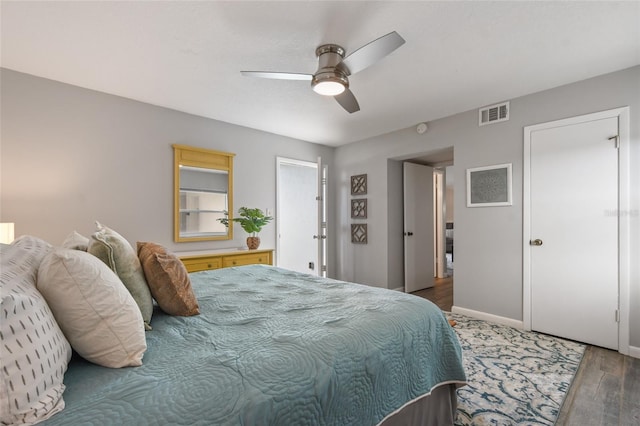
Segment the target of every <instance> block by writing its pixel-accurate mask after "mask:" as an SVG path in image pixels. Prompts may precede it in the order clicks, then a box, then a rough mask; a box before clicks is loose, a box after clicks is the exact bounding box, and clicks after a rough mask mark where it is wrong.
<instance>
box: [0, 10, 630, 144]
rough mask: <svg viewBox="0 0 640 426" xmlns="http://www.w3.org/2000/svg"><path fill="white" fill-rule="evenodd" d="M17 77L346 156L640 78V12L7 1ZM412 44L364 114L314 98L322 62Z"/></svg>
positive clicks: (4, 56)
mask: <svg viewBox="0 0 640 426" xmlns="http://www.w3.org/2000/svg"><path fill="white" fill-rule="evenodd" d="M0 12H1V15H2V22H1V24H2V28H1V35H2V44H1V48H2V50H1V55H0V57H1V65H2V67H5V68H9V69H13V70H16V71H21V72H25V73H28V74H33V75H37V76H41V77H45V78H49V79H53V80H57V81H61V82H65V83H69V84H74V85H77V86H81V87H86V88H90V89H94V90H98V91H102V92H106V93H111V94H115V95H119V96H124V97H127V98H131V99H135V100H139V101H143V102H147V103H150V104H154V105H160V106H164V107H168V108H173V109H176V110H180V111H184V112H188V113H192V114H197V115H200V116H204V117H210V118H214V119H216V120H222V121H226V122H229V123H234V124H238V125H241V126H247V127H251V128H255V129H260V130H264V131H267V132H271V133H276V134H280V135H285V136H290V137H292V138H296V139H302V140H306V141H311V142H316V143H321V144H326V145H333V146H337V145H342V144H345V143H349V142H353V141H357V140H362V139H366V138H369V137H372V136H376V135H380V134H384V133H388V132H391V131H394V130H398V129H402V128H407V127H410V126H413V125H415V124H416V123H418V122H422V121H430V120H434V119H436V118H440V117H444V116H448V115H451V114H454V113H457V112H462V111H466V110H470V109H474V108H478V107H480V106H485V105H489V104H492V103H496V102H499V101H502V100H508V99H512V98H514V97H517V96H521V95H524V94H528V93H533V92H537V91H540V90H544V89H548V88H552V87H556V86H559V85H562V84H566V83H569V82H573V81H578V80H582V79H586V78H589V77H592V76H596V75H600V74H605V73H608V72H611V71H615V70H619V69H624V68H627V67H631V66H634V65H637V64H639V63H640V29H639V28H640V2H638V1H627V2H608V1H604V2H515V1H512V2H478V1H476V2H429V1H422V2H415V1H414V2H390V1H334V2H327V1H322V2H315V1H295V2H291V1H288V2H271V1H257V2H246V1H233V2H220V1H215V2H214V1H199V2H188V1H169V2H150V1H137V2H126V1H125V2H122V1H120V2H56V1H45V2H26V1H21V2H7V1H2V9H1V11H0ZM393 30H395V31H397V32H398V33H399V34H400V35H401V36H402V37H403V38H404V39H405V40H406V44H405V45H403V46H402V47H400V48H399V49H398V50H396V51H395V52H393V53H392V54H391V55H389V56H387V57H386V58H384V59H383V60H382V61H380V62H378V63H377V64H375V65H374V66H371V67H370V68H367V69H366V70H364V71H362V72H360V73H357V74H355V75H353V76H351V77H350V83H351V90H352V91H353V92H354V94H355V95H356V97H357V98H358V101H359V103H360V107H361V111H359V112H356V113H354V114H348V113H347V112H345V111H344V110H343V109H342V108H341V107H340V106H339V105H338V104H337V103H336V102H335V100H333V99H331V98H326V97H322V96H320V95H317V94H315V93H314V92H313V91H312V90H311V88H310V87H309V83H308V82H303V81H284V80H267V79H258V78H249V77H243V76H241V75H240V71H241V70H261V71H265V70H268V71H288V72H301V73H310V74H312V73H313V72H315V70H316V67H317V61H316V57H315V53H314V52H315V48H316V47H317V46H318V45H320V44H324V43H336V44H339V45H341V46H343V47H344V48H345V49H346V50H347V54H348V53H349V52H352V51H353V50H354V49H356V48H358V47H360V46H362V45H364V44H366V43H368V42H369V41H371V40H373V39H375V38H377V37H380V36H382V35H384V34H386V33H388V32H390V31H393Z"/></svg>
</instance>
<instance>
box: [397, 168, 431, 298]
mask: <svg viewBox="0 0 640 426" xmlns="http://www.w3.org/2000/svg"><path fill="white" fill-rule="evenodd" d="M403 191H404V276H405V279H404V280H405V283H404V291H405V292H407V293H410V292H414V291H417V290H421V289H424V288H429V287H433V284H434V283H433V277H434V268H433V266H434V262H433V258H434V255H435V253H434V242H433V241H434V233H433V229H434V226H433V225H434V218H433V168H432V167H429V166H423V165H420V164H413V163H407V162H405V163H403Z"/></svg>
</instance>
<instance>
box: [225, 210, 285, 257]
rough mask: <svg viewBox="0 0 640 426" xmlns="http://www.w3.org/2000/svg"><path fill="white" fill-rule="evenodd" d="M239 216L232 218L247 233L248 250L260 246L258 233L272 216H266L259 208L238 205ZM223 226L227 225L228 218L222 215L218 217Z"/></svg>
mask: <svg viewBox="0 0 640 426" xmlns="http://www.w3.org/2000/svg"><path fill="white" fill-rule="evenodd" d="M238 215H239V216H240V217H234V218H233V219H232V220H233V221H234V222H238V223H239V224H240V226H242V229H244V230H245V231H246V232H247V234H250V236H249V237H247V247H249V250H255V249H257V248H258V247H259V246H260V237H258V233H259V232H260V231H262V227H263V226H265V225H266V224H267V223H269V222H271V221H272V220H273V217H271V216H266V215H265V214H264V213H263V212H262V210H260V209H250V208H248V207H240V208H239V209H238ZM218 220H219V221H220V223H222V224H223V225H224V226H227V227H228V226H229V218H228V217H223V218H220V219H218Z"/></svg>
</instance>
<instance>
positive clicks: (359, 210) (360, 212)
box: [351, 198, 367, 219]
mask: <svg viewBox="0 0 640 426" xmlns="http://www.w3.org/2000/svg"><path fill="white" fill-rule="evenodd" d="M351 218H352V219H366V218H367V199H366V198H359V199H356V200H351Z"/></svg>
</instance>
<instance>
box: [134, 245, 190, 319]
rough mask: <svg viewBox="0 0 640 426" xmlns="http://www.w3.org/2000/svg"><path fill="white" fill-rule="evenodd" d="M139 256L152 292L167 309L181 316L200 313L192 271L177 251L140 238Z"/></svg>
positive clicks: (170, 313)
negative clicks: (190, 274)
mask: <svg viewBox="0 0 640 426" xmlns="http://www.w3.org/2000/svg"><path fill="white" fill-rule="evenodd" d="M138 258H139V259H140V262H141V263H142V269H143V270H144V275H145V276H146V278H147V283H148V284H149V289H150V290H151V295H152V296H153V298H154V299H156V301H157V302H158V305H159V306H160V308H161V309H162V310H163V311H165V312H166V313H168V314H169V315H180V316H191V315H197V314H199V313H200V309H199V306H198V300H197V299H196V295H195V294H194V293H193V289H192V288H191V280H190V279H189V273H188V272H187V269H186V268H185V266H184V264H183V263H182V261H181V260H180V259H178V257H177V256H176V255H174V254H173V253H170V252H168V251H167V249H166V248H164V247H163V246H161V245H159V244H155V243H143V242H138Z"/></svg>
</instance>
